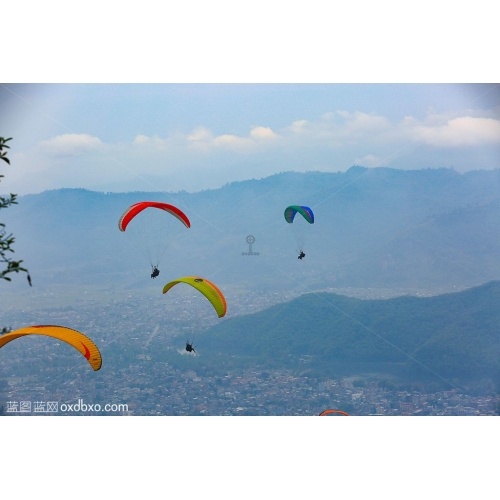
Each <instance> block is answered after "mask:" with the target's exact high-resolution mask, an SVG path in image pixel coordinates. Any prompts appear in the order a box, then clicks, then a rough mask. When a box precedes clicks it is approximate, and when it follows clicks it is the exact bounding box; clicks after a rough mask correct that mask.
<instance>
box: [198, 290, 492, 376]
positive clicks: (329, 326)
mask: <svg viewBox="0 0 500 500" xmlns="http://www.w3.org/2000/svg"><path fill="white" fill-rule="evenodd" d="M499 304H500V282H498V281H495V282H490V283H488V284H486V285H483V286H480V287H476V288H472V289H469V290H466V291H464V292H459V293H449V294H444V295H439V296H434V297H426V298H417V297H408V296H406V297H398V298H393V299H387V300H359V299H354V298H349V297H344V296H340V295H336V294H328V293H319V294H315V293H312V294H307V295H303V296H301V297H299V298H297V299H295V300H292V301H290V302H288V303H285V304H280V305H277V306H274V307H271V308H269V309H267V310H264V311H261V312H258V313H255V314H250V315H247V316H240V317H235V318H231V319H227V320H226V321H223V322H221V323H220V324H218V325H216V326H214V327H213V328H211V329H210V330H208V331H206V332H205V333H203V334H201V335H200V338H199V341H198V343H199V346H200V347H199V348H200V349H203V350H207V351H217V350H220V351H223V352H225V353H227V354H230V355H238V356H250V357H255V358H256V359H257V360H267V361H269V360H273V362H275V363H279V364H296V365H300V362H304V360H309V365H310V366H311V367H314V366H318V367H321V369H322V370H324V369H325V368H326V369H328V367H329V368H330V371H332V372H335V370H337V369H339V367H342V368H343V369H345V368H346V367H347V368H348V367H349V365H352V367H353V369H354V367H356V369H357V367H358V366H359V364H365V365H366V366H367V367H368V368H367V369H369V367H370V365H371V368H372V369H375V370H376V369H377V366H381V365H383V364H386V365H387V364H389V365H390V364H393V365H394V366H396V365H401V364H403V365H404V368H405V370H406V372H407V373H409V374H412V376H413V378H415V376H422V377H427V378H428V377H444V378H447V379H457V380H459V381H460V382H466V381H470V380H476V379H481V378H493V379H500V307H499ZM301 358H302V361H301Z"/></svg>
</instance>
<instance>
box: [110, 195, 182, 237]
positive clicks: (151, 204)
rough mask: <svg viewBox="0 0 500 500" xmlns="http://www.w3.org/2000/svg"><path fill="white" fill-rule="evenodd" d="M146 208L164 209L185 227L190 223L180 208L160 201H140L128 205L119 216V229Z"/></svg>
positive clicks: (123, 228) (122, 229)
mask: <svg viewBox="0 0 500 500" xmlns="http://www.w3.org/2000/svg"><path fill="white" fill-rule="evenodd" d="M146 208H159V209H160V210H165V212H168V213H170V214H172V215H173V216H174V217H177V219H179V220H180V221H181V222H182V223H183V224H184V225H185V226H186V227H191V223H190V222H189V219H188V218H187V216H186V214H185V213H184V212H183V211H182V210H179V209H178V208H177V207H174V206H173V205H169V204H168V203H162V202H160V201H141V202H139V203H135V204H134V205H132V206H130V207H128V208H127V210H126V211H125V213H124V214H123V215H122V216H121V217H120V220H119V222H118V227H119V229H120V231H125V229H127V226H128V224H129V222H130V221H131V220H132V219H133V218H134V217H135V216H136V215H137V214H139V213H141V212H142V211H143V210H145V209H146Z"/></svg>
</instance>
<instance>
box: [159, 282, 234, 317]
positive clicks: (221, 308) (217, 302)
mask: <svg viewBox="0 0 500 500" xmlns="http://www.w3.org/2000/svg"><path fill="white" fill-rule="evenodd" d="M178 283H187V284H188V285H191V286H192V287H193V288H196V290H198V291H199V292H200V293H202V294H203V295H204V296H205V297H206V298H207V299H208V300H209V301H210V303H211V304H212V306H213V307H214V309H215V310H216V312H217V314H218V316H219V318H222V317H223V316H224V315H225V314H226V310H227V304H226V299H225V297H224V295H223V294H222V292H221V291H220V290H219V289H218V288H217V287H216V286H215V285H214V284H213V283H212V282H210V281H208V280H207V279H205V278H200V277H199V276H185V277H184V278H178V279H176V280H173V281H171V282H170V283H167V284H166V285H165V286H164V287H163V293H167V292H168V291H169V290H170V289H171V288H172V287H173V286H175V285H177V284H178Z"/></svg>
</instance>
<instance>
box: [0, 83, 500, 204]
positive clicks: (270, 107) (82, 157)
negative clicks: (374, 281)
mask: <svg viewBox="0 0 500 500" xmlns="http://www.w3.org/2000/svg"><path fill="white" fill-rule="evenodd" d="M0 107H1V109H2V114H1V117H0V129H1V130H2V134H3V135H4V136H9V137H13V140H12V141H11V150H10V152H9V156H10V158H11V164H12V167H11V168H9V169H8V171H5V174H8V175H6V176H5V178H4V179H3V181H2V188H3V190H8V191H13V192H16V193H19V194H25V193H35V192H40V191H43V190H46V189H53V188H61V187H84V188H88V189H93V190H98V191H118V192H119V191H135V190H157V189H158V190H166V191H178V190H182V189H185V190H187V191H198V190H201V189H207V188H217V187H220V186H222V185H224V184H225V183H227V182H232V181H237V180H244V179H250V178H261V177H265V176H268V175H272V174H274V173H277V172H281V171H287V170H294V171H300V172H305V171H310V170H321V171H329V172H337V171H344V170H346V169H348V168H349V167H350V166H352V165H354V164H357V165H362V166H366V167H378V166H388V167H392V168H402V169H407V168H440V167H447V168H455V169H456V170H458V171H460V172H465V171H468V170H472V169H478V168H479V169H492V168H498V167H500V162H499V159H500V86H496V84H367V83H365V84H73V83H69V84H9V83H7V84H5V83H4V84H2V85H1V86H0Z"/></svg>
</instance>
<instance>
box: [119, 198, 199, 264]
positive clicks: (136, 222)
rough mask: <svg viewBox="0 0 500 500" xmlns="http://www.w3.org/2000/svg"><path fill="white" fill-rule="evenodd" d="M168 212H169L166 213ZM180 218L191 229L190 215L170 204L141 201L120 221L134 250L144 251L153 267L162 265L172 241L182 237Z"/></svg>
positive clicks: (127, 211)
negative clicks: (162, 259) (161, 262)
mask: <svg viewBox="0 0 500 500" xmlns="http://www.w3.org/2000/svg"><path fill="white" fill-rule="evenodd" d="M165 212H167V213H165ZM175 219H177V220H178V221H179V222H181V223H182V224H183V225H184V226H185V227H186V228H190V227H191V222H190V221H189V219H188V217H187V216H186V214H185V213H184V212H183V211H182V210H180V209H179V208H177V207H175V206H174V205H169V204H168V203H163V202H160V201H141V202H139V203H134V204H133V205H131V206H130V207H128V208H127V210H125V212H124V213H123V214H122V216H121V217H120V219H119V221H118V229H119V230H120V231H122V232H124V233H125V234H126V235H127V236H128V237H129V239H130V241H131V242H132V245H133V246H134V247H137V248H139V249H141V250H142V251H143V253H144V254H145V256H146V258H147V260H148V261H149V263H150V264H151V266H156V267H157V266H158V265H159V264H160V261H161V258H162V257H163V255H164V253H165V251H166V250H167V247H168V246H169V244H170V243H171V241H172V240H173V239H174V238H175V237H176V236H178V235H179V228H181V227H182V226H180V225H179V224H178V222H177V221H176V220H175Z"/></svg>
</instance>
